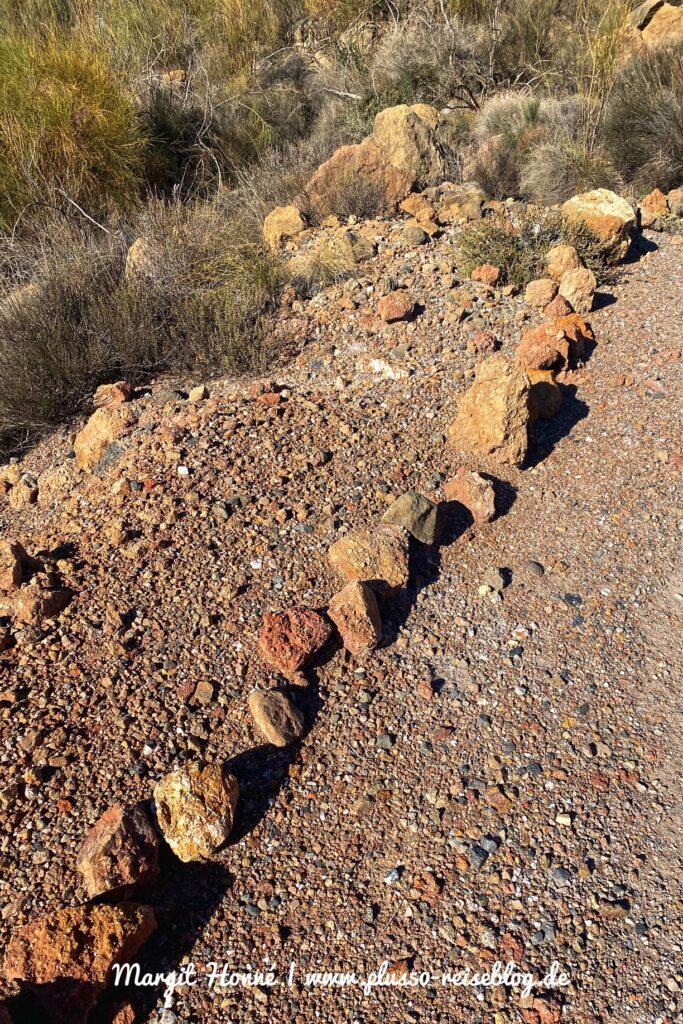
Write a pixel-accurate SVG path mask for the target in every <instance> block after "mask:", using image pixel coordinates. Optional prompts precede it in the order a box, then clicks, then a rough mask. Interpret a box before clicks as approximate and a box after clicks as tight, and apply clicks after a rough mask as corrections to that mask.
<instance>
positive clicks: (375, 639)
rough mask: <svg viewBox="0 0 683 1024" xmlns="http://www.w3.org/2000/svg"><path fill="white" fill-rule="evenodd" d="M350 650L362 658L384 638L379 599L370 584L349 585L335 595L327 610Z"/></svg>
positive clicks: (357, 583)
mask: <svg viewBox="0 0 683 1024" xmlns="http://www.w3.org/2000/svg"><path fill="white" fill-rule="evenodd" d="M327 612H328V615H329V617H330V618H331V619H332V621H333V622H334V624H335V626H336V627H337V629H338V630H339V635H340V636H341V639H342V643H343V644H344V647H345V648H346V650H347V651H349V652H350V653H351V654H353V655H354V657H356V658H361V657H363V656H365V655H366V654H369V653H370V652H371V651H373V650H374V649H375V648H376V647H377V645H378V644H379V643H380V641H381V639H382V619H381V616H380V612H379V607H378V605H377V598H376V597H375V594H374V592H373V590H372V588H371V587H369V586H368V584H367V583H362V582H353V583H347V584H346V586H345V587H342V589H341V590H340V591H339V592H338V593H337V594H335V595H334V597H333V598H332V600H331V601H330V606H329V608H328V610H327Z"/></svg>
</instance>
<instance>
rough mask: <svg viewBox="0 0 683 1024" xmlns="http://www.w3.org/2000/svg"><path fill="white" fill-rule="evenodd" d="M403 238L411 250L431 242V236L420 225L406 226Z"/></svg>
mask: <svg viewBox="0 0 683 1024" xmlns="http://www.w3.org/2000/svg"><path fill="white" fill-rule="evenodd" d="M401 237H402V240H403V243H404V245H407V246H408V248H410V249H412V248H414V247H415V246H418V245H425V244H426V242H427V241H428V240H429V235H428V234H427V232H426V231H425V230H424V228H421V227H420V225H419V224H406V226H405V228H404V229H403V233H402V236H401Z"/></svg>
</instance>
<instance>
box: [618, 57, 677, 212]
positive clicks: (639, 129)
mask: <svg viewBox="0 0 683 1024" xmlns="http://www.w3.org/2000/svg"><path fill="white" fill-rule="evenodd" d="M604 139H605V144H606V146H607V147H608V149H609V152H610V155H611V158H612V160H613V162H614V164H615V165H616V167H617V168H618V169H619V171H620V172H621V174H622V175H623V176H624V177H625V178H626V179H627V180H628V181H631V182H633V184H634V186H635V187H636V189H637V190H638V191H639V192H640V193H642V194H645V193H646V192H649V191H651V190H652V189H653V188H661V189H663V190H664V191H667V190H668V189H670V188H674V187H676V186H677V185H680V183H681V181H683V44H681V43H680V42H679V43H678V44H677V45H675V46H671V47H660V48H657V49H654V50H648V51H647V52H646V53H644V54H636V55H634V56H633V57H632V58H631V60H630V62H629V63H628V64H627V65H626V67H625V68H624V69H623V70H622V72H621V74H620V75H619V76H618V77H617V80H616V82H615V85H614V88H613V90H612V95H611V97H610V100H609V103H608V105H607V109H606V114H605V125H604Z"/></svg>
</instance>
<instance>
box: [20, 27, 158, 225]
mask: <svg viewBox="0 0 683 1024" xmlns="http://www.w3.org/2000/svg"><path fill="white" fill-rule="evenodd" d="M145 147H146V139H145V136H144V132H143V130H142V127H141V124H140V120H139V118H138V116H137V113H136V111H135V108H134V105H133V102H132V99H131V97H130V96H129V95H127V93H126V92H125V90H124V89H122V87H121V85H120V84H119V82H118V80H117V78H116V76H115V75H114V73H113V72H112V70H111V68H110V67H109V65H108V63H107V61H106V60H105V58H104V56H103V55H102V54H101V53H98V52H97V51H92V50H90V49H89V48H88V47H86V46H85V45H84V44H83V43H82V42H80V41H79V40H78V39H76V38H72V39H68V40H67V39H60V38H58V37H56V36H50V37H49V38H48V39H47V40H36V39H34V40H30V39H28V40H26V39H22V38H19V37H18V36H5V37H4V38H2V39H0V225H4V226H8V225H10V224H12V223H13V221H14V220H15V219H16V218H17V217H18V216H19V215H20V214H21V213H22V211H24V208H25V207H26V206H27V205H30V204H37V205H42V204H44V203H45V202H48V203H49V202H50V199H51V193H53V192H54V190H56V189H58V190H60V194H66V195H68V196H69V198H70V199H72V200H74V201H75V202H77V203H79V204H84V205H86V206H87V207H89V209H90V210H91V211H92V212H95V213H100V212H102V211H103V210H105V209H106V208H107V207H108V206H110V205H112V204H115V205H117V206H124V207H125V206H130V204H131V203H132V202H133V201H134V200H135V198H136V197H137V195H138V190H139V186H140V183H141V180H142V168H143V161H144V153H145Z"/></svg>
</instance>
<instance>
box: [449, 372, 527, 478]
mask: <svg viewBox="0 0 683 1024" xmlns="http://www.w3.org/2000/svg"><path fill="white" fill-rule="evenodd" d="M528 425H529V378H528V377H527V375H526V373H524V371H523V370H522V369H521V367H520V366H519V365H517V364H515V363H513V362H511V361H510V360H508V359H506V357H505V356H503V355H494V356H490V357H489V358H488V359H485V360H484V361H483V362H482V363H480V365H479V369H478V370H477V374H476V377H475V379H474V383H473V385H472V387H471V388H470V390H469V391H467V392H466V393H465V395H463V397H462V399H461V401H460V407H459V409H458V415H457V417H456V419H455V420H454V422H453V423H452V424H451V426H450V428H449V432H448V436H449V440H450V442H451V444H453V445H454V446H455V447H457V448H460V449H465V450H468V451H471V452H474V453H475V454H478V455H490V456H493V457H494V458H495V459H496V460H497V461H498V462H503V463H507V464H509V465H513V466H520V465H521V464H522V463H523V462H524V459H525V458H526V453H527V447H528V429H527V428H528Z"/></svg>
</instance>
